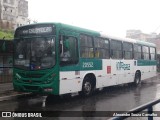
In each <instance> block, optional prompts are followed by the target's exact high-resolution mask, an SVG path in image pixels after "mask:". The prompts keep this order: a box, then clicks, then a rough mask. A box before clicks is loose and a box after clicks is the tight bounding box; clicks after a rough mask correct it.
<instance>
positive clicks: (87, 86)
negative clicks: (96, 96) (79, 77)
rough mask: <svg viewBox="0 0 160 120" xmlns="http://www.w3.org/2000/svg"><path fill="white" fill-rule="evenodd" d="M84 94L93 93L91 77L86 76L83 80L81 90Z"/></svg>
mask: <svg viewBox="0 0 160 120" xmlns="http://www.w3.org/2000/svg"><path fill="white" fill-rule="evenodd" d="M80 93H81V95H82V96H85V97H87V96H90V95H92V93H93V84H92V82H91V80H90V79H88V78H86V79H84V81H83V85H82V91H81V92H80Z"/></svg>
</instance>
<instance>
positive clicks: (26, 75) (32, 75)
mask: <svg viewBox="0 0 160 120" xmlns="http://www.w3.org/2000/svg"><path fill="white" fill-rule="evenodd" d="M18 74H19V75H20V76H21V77H23V78H41V77H43V75H44V74H27V73H18Z"/></svg>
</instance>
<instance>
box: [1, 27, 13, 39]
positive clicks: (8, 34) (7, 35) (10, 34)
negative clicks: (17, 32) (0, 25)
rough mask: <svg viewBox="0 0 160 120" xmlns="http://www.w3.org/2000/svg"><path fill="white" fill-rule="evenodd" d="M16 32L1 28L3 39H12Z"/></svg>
mask: <svg viewBox="0 0 160 120" xmlns="http://www.w3.org/2000/svg"><path fill="white" fill-rule="evenodd" d="M13 36H14V32H13V31H11V30H1V29H0V39H3V38H4V37H5V40H6V39H7V40H11V39H13Z"/></svg>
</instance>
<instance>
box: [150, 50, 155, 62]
mask: <svg viewBox="0 0 160 120" xmlns="http://www.w3.org/2000/svg"><path fill="white" fill-rule="evenodd" d="M150 59H151V60H155V59H156V49H155V48H153V47H150Z"/></svg>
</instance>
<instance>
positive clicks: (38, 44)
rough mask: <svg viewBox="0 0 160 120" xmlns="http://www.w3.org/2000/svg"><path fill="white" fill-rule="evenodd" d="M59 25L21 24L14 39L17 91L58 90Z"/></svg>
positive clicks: (15, 86) (15, 83)
mask: <svg viewBox="0 0 160 120" xmlns="http://www.w3.org/2000/svg"><path fill="white" fill-rule="evenodd" d="M55 30H56V28H55V26H54V25H53V24H36V25H28V26H23V27H20V28H18V29H17V30H16V32H15V37H14V38H15V39H14V70H13V71H14V73H13V74H14V76H13V85H14V89H15V90H16V91H24V92H36V93H52V94H58V89H57V86H58V84H59V83H58V66H57V65H56V64H57V63H56V61H57V56H56V35H55V33H56V31H55Z"/></svg>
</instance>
